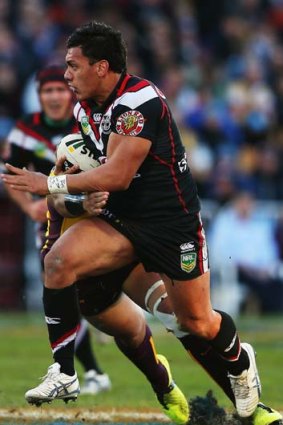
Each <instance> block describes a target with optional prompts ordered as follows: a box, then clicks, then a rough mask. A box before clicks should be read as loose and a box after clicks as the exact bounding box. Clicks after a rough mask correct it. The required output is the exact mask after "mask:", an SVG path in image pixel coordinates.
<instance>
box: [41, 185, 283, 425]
mask: <svg viewBox="0 0 283 425" xmlns="http://www.w3.org/2000/svg"><path fill="white" fill-rule="evenodd" d="M108 196H109V194H108V193H99V192H96V193H91V194H89V195H88V196H87V197H85V199H84V200H81V201H80V202H78V199H76V197H74V198H73V197H70V196H66V197H64V195H54V196H53V197H51V198H50V197H49V203H50V204H51V205H50V207H49V221H50V224H49V226H48V229H49V231H48V237H47V241H46V244H45V247H44V248H43V250H42V255H43V257H44V256H45V255H46V254H47V253H48V252H49V250H50V249H51V247H52V245H53V244H54V242H55V241H56V239H58V237H59V236H60V234H61V233H63V232H64V231H66V230H67V229H68V227H70V226H71V225H72V224H74V223H75V222H76V221H77V220H78V219H83V218H84V217H85V216H86V215H85V212H87V213H88V214H89V215H99V214H101V213H102V211H103V209H104V208H105V206H106V204H107V199H108ZM72 198H73V201H75V202H72ZM82 211H83V213H84V214H83V215H80V214H81V212H82ZM59 212H60V213H59ZM77 216H78V217H80V218H63V217H77ZM77 288H78V296H79V305H80V310H81V313H82V314H83V316H84V317H86V318H87V320H88V321H89V323H91V324H92V325H94V326H95V327H98V328H100V329H101V330H102V331H104V332H106V333H108V331H109V328H108V326H109V323H111V331H110V332H111V335H113V336H114V337H115V335H116V334H117V332H118V333H119V327H118V329H117V325H116V316H117V315H116V312H115V309H112V307H113V305H114V304H115V303H116V302H117V301H118V300H119V299H120V297H122V296H123V295H122V291H123V292H124V293H126V295H128V296H129V297H130V298H131V299H132V300H133V301H134V302H135V303H136V304H138V305H139V306H140V307H141V308H143V309H144V310H145V311H148V312H149V313H151V314H152V315H153V316H155V317H156V318H157V319H158V320H159V321H160V322H161V323H162V324H163V325H164V326H165V328H166V329H167V330H168V331H169V332H171V333H173V334H174V335H175V337H176V338H177V339H178V340H179V341H180V342H181V343H182V345H183V347H184V348H185V350H186V351H187V352H188V353H190V354H191V355H192V357H193V358H194V359H195V360H196V361H197V362H198V363H199V364H200V365H201V366H202V367H203V368H204V370H205V371H206V372H207V373H208V374H209V375H210V376H211V377H212V378H213V379H214V380H215V382H216V383H217V384H218V385H219V386H220V387H221V388H222V390H223V391H224V393H225V394H226V395H227V396H228V398H229V399H230V400H231V401H232V403H233V404H235V397H234V394H233V391H232V389H231V385H230V380H229V378H228V376H227V374H226V373H225V367H223V360H222V358H221V357H219V356H218V355H217V353H216V352H215V351H214V350H213V349H211V347H209V345H208V344H206V342H205V341H203V340H202V339H200V338H198V337H197V336H195V335H190V334H188V333H186V332H182V331H181V330H180V329H179V327H178V322H177V320H176V316H175V315H174V313H173V310H172V305H171V302H170V299H169V298H168V296H167V293H166V289H165V286H164V283H163V282H162V280H161V279H160V276H159V275H158V274H156V273H146V272H145V270H144V268H143V266H142V264H140V263H139V264H136V263H133V264H132V265H130V266H126V267H124V268H122V269H120V270H116V271H114V272H112V273H109V274H107V275H105V276H99V277H97V278H95V277H92V278H88V279H85V280H82V281H79V282H77ZM106 310H107V314H106V323H104V314H105V311H106ZM125 354H126V355H127V353H126V352H125ZM129 358H130V360H132V361H133V358H131V357H129ZM224 366H225V365H224ZM251 424H253V425H271V424H273V425H279V424H282V416H281V414H280V413H279V412H277V411H275V410H274V409H271V408H270V407H268V406H266V405H264V404H263V403H259V404H258V406H257V408H256V410H255V412H254V413H253V415H252V417H251Z"/></svg>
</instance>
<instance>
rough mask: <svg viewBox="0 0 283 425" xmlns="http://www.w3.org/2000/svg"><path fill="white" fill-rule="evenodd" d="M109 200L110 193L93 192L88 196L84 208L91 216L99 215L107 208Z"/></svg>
mask: <svg viewBox="0 0 283 425" xmlns="http://www.w3.org/2000/svg"><path fill="white" fill-rule="evenodd" d="M108 198H109V192H92V193H88V194H87V195H86V198H85V199H84V201H83V207H84V209H85V210H86V212H88V213H89V214H90V215H99V214H101V212H102V210H103V209H104V208H105V205H106V204H107V201H108Z"/></svg>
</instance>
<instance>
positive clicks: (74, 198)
mask: <svg viewBox="0 0 283 425" xmlns="http://www.w3.org/2000/svg"><path fill="white" fill-rule="evenodd" d="M83 200H84V196H83V195H65V197H64V201H65V208H66V210H67V211H68V212H69V213H70V214H71V215H73V216H74V217H78V216H80V215H82V214H84V213H85V212H86V210H85V209H84V206H83Z"/></svg>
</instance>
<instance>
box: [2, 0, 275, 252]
mask: <svg viewBox="0 0 283 425" xmlns="http://www.w3.org/2000/svg"><path fill="white" fill-rule="evenodd" d="M90 19H96V20H102V21H104V22H106V23H109V24H111V25H114V26H115V27H117V28H119V29H120V30H121V32H122V33H123V35H124V37H125V39H126V42H127V48H128V63H129V69H128V70H129V72H130V73H133V74H139V75H141V76H144V77H146V78H148V79H150V80H152V81H153V82H155V83H156V84H157V85H158V86H159V88H160V89H161V90H163V91H164V93H165V95H166V97H167V98H168V100H169V102H170V105H171V107H172V109H173V112H174V113H175V117H176V118H177V121H178V124H179V128H180V130H181V132H182V135H183V140H184V143H185V146H186V147H187V150H188V160H189V164H190V167H191V169H192V171H193V174H194V176H195V178H196V181H197V184H198V190H199V194H200V197H201V198H203V199H212V200H213V201H215V202H217V203H218V205H224V204H226V203H227V202H229V201H231V200H233V199H234V198H235V196H236V195H237V193H239V192H248V193H250V194H251V195H252V196H253V197H255V199H257V200H259V201H266V200H268V201H277V202H278V201H282V200H283V166H282V165H283V0H234V1H231V0H217V1H215V0H175V1H171V0H80V1H78V0H60V1H58V0H25V1H21V0H13V1H10V0H1V1H0V149H1V146H3V143H2V144H1V141H2V142H3V141H4V140H5V137H6V136H7V134H8V132H9V130H10V129H11V127H12V126H13V125H14V123H15V120H16V119H17V118H18V117H19V116H21V115H22V114H24V113H26V112H31V111H33V110H34V109H36V108H37V107H38V104H37V100H36V91H35V90H34V75H35V73H36V72H37V71H38V69H40V68H42V67H43V66H45V65H50V64H62V63H64V58H65V53H66V48H65V43H66V39H67V37H68V35H69V34H70V33H71V32H72V30H73V29H74V28H75V27H77V26H78V25H81V24H82V23H84V22H88V21H89V20H90ZM0 154H1V150H0ZM0 156H1V155H0ZM282 228H283V225H282ZM280 231H281V230H280ZM279 233H280V232H279ZM282 234H283V231H281V239H282V240H280V241H279V245H278V246H279V253H278V259H279V260H281V259H283V248H282V247H283V236H282ZM280 250H281V251H282V253H280Z"/></svg>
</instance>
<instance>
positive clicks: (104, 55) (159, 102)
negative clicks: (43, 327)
mask: <svg viewBox="0 0 283 425" xmlns="http://www.w3.org/2000/svg"><path fill="white" fill-rule="evenodd" d="M67 48H68V51H67V55H66V63H67V70H66V72H65V78H66V80H67V81H68V83H69V86H70V87H71V88H72V89H73V91H74V93H75V95H76V97H77V99H78V101H79V102H78V104H77V106H76V107H75V113H76V118H77V120H78V122H79V126H80V129H81V132H82V134H83V135H84V139H85V142H86V143H87V144H88V146H89V147H91V149H92V152H93V154H94V156H95V159H97V160H98V161H99V160H101V158H105V157H107V161H106V162H105V161H103V165H101V166H100V167H97V168H95V169H93V170H91V171H87V172H85V173H78V174H64V175H62V174H58V172H59V171H60V170H59V168H60V167H58V168H57V170H56V174H57V175H55V176H49V177H47V176H45V175H43V174H41V173H34V172H31V171H28V170H22V169H19V168H16V167H13V166H11V165H9V164H7V165H6V166H7V169H8V170H9V171H10V172H11V173H14V175H11V174H10V175H2V179H3V180H4V181H5V182H6V183H7V184H10V185H11V187H12V188H14V189H17V190H22V191H23V190H24V191H25V190H28V191H30V192H32V193H36V194H40V195H45V194H48V193H51V194H53V193H63V194H64V193H65V194H66V193H82V192H94V191H106V192H109V193H111V195H110V196H109V199H108V204H107V206H108V207H109V210H108V209H107V210H105V211H104V213H103V214H101V215H100V216H99V217H90V218H85V219H84V220H81V221H79V222H77V223H75V224H74V225H73V226H71V227H70V228H69V229H68V230H67V231H66V232H65V233H64V234H63V235H62V236H61V237H60V238H59V239H58V241H57V242H56V243H55V244H54V245H53V247H52V249H51V251H50V252H49V253H48V255H47V256H46V257H45V289H44V305H45V309H47V307H48V313H49V315H51V316H53V314H52V309H53V311H54V312H56V314H59V316H58V317H59V318H60V320H59V322H60V323H59V324H57V325H56V330H55V327H54V325H52V324H49V325H48V331H49V337H50V341H51V344H52V343H54V342H55V341H56V340H57V339H58V332H59V333H60V329H59V328H61V336H62V338H63V339H64V341H65V342H66V346H68V345H70V347H69V348H70V349H69V352H68V355H69V360H70V364H71V360H72V359H73V352H72V351H73V350H72V344H69V343H68V341H67V338H66V337H65V335H66V334H67V332H66V326H67V322H69V325H68V326H67V329H68V330H69V332H71V331H72V330H73V329H75V328H76V324H77V322H78V318H79V309H78V308H77V304H76V297H77V294H76V287H75V286H74V285H73V284H74V282H76V281H78V280H80V279H82V278H84V277H86V276H92V275H93V276H99V275H102V274H105V273H108V272H111V271H113V270H115V269H119V268H121V267H123V266H125V265H129V264H131V263H132V262H133V261H136V260H137V259H138V260H139V261H141V262H142V264H143V266H144V268H145V270H146V271H147V272H157V273H159V274H160V275H161V277H162V280H163V281H164V283H165V287H166V291H167V293H168V296H169V298H170V301H171V303H172V306H173V310H174V313H175V315H176V317H177V320H178V324H179V327H180V330H182V331H184V332H189V333H191V334H193V335H195V336H198V337H199V338H202V339H203V340H204V341H205V342H206V343H207V344H208V346H209V347H210V348H211V349H213V350H214V351H215V352H216V353H217V355H218V356H219V357H221V358H222V360H223V369H224V371H225V373H226V374H227V377H228V379H229V381H230V385H231V388H232V391H233V395H234V397H235V405H236V409H237V412H238V414H239V416H241V417H251V416H252V414H253V413H254V412H255V410H256V408H257V405H258V402H259V397H260V393H261V385H260V380H259V376H258V372H257V367H256V361H255V354H254V350H253V348H252V346H251V345H250V344H247V343H242V344H241V342H240V339H239V336H238V333H237V330H236V327H235V324H234V321H233V319H232V318H231V317H230V316H229V315H228V314H226V313H225V312H221V311H215V310H213V309H212V306H211V303H210V288H209V287H210V274H209V263H208V254H207V246H206V240H205V233H204V230H203V227H202V222H201V217H200V204H199V199H198V196H197V190H196V186H195V183H194V181H193V178H192V176H191V173H190V170H189V167H188V164H187V160H186V155H185V149H184V146H183V144H182V141H181V138H180V134H179V132H178V129H177V127H176V124H175V121H174V118H173V117H172V114H171V112H170V108H169V106H168V104H167V102H166V98H165V96H164V95H163V93H161V92H160V90H159V89H158V88H157V87H156V86H155V85H154V84H153V83H151V82H149V81H147V80H144V79H142V78H139V77H136V76H132V75H129V74H128V73H127V71H126V48H125V44H124V41H123V39H122V37H121V34H120V32H119V31H116V30H115V29H114V28H112V27H110V26H108V25H105V24H103V23H97V22H95V21H93V22H90V23H89V24H86V25H83V26H81V27H79V28H77V29H76V30H75V31H74V32H73V34H71V36H70V37H69V39H68V42H67ZM94 117H95V119H94ZM77 240H80V244H79V247H78V245H77V244H76V241H77ZM59 306H60V308H59ZM70 312H72V314H71V318H70ZM56 317H57V316H56ZM65 348H66V347H65ZM70 369H71V368H70ZM71 372H74V369H72V371H69V374H70V382H71V380H72V379H73V376H74V375H72V373H71ZM54 380H56V379H55V378H54Z"/></svg>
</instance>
